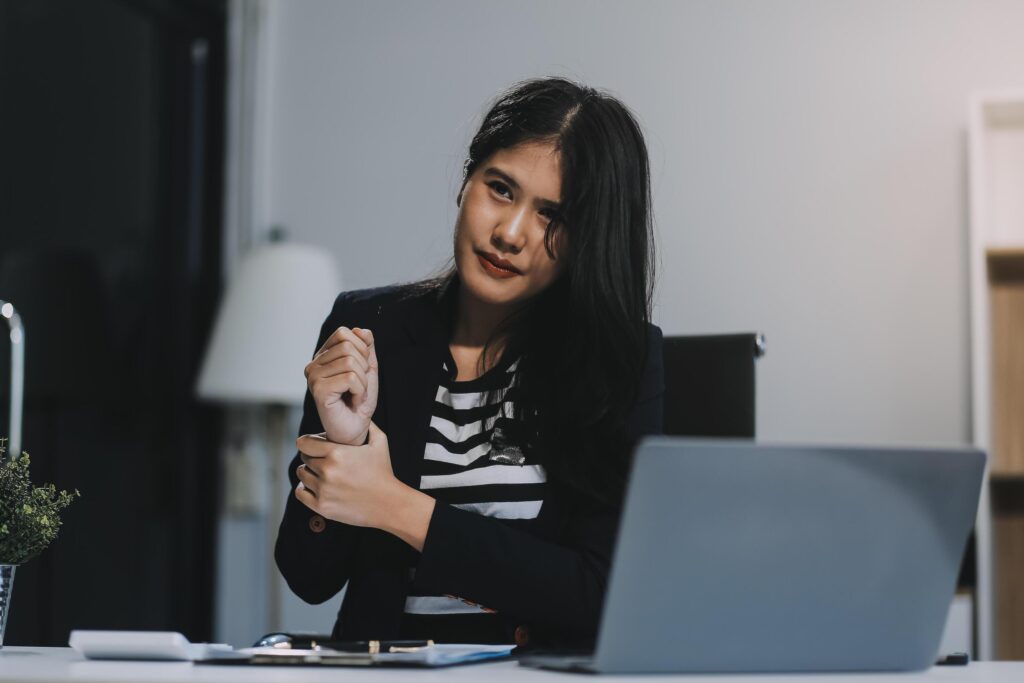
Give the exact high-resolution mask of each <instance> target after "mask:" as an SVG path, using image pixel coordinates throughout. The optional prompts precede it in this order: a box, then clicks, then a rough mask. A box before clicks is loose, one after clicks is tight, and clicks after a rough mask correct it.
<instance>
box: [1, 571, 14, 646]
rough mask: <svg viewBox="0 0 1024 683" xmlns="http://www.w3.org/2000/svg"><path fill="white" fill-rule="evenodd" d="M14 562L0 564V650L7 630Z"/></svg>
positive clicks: (12, 587) (12, 588)
mask: <svg viewBox="0 0 1024 683" xmlns="http://www.w3.org/2000/svg"><path fill="white" fill-rule="evenodd" d="M17 568H18V565H16V564H0V650H2V649H3V648H4V631H6V630H7V612H8V611H9V610H10V607H11V593H12V592H13V591H14V570H15V569H17Z"/></svg>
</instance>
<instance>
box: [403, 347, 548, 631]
mask: <svg viewBox="0 0 1024 683" xmlns="http://www.w3.org/2000/svg"><path fill="white" fill-rule="evenodd" d="M516 365H517V362H513V363H511V364H506V363H504V362H502V363H499V364H498V365H497V366H495V367H494V368H492V369H491V370H489V371H488V372H486V373H485V374H483V375H481V376H480V377H478V378H477V379H474V380H470V381H466V382H457V381H455V379H454V373H453V372H452V371H451V370H449V368H448V366H447V364H445V365H444V366H443V367H442V370H443V373H442V380H441V382H440V385H439V386H438V388H437V394H436V395H435V398H434V405H433V410H432V415H431V420H430V428H429V430H428V435H427V443H426V448H425V450H424V454H423V458H424V462H423V470H422V472H423V474H422V476H421V478H420V490H422V491H424V492H426V493H428V494H430V495H431V496H433V497H434V498H435V499H436V500H437V501H438V503H439V504H448V505H452V506H453V507H457V508H461V509H463V510H468V511H470V512H474V513H476V514H480V515H485V516H488V517H495V518H498V519H500V520H502V522H503V523H505V524H508V525H510V526H516V527H520V528H525V526H526V525H528V524H529V523H530V521H531V520H533V519H534V518H536V517H537V515H538V514H539V513H540V509H541V506H542V505H543V502H544V489H545V481H546V476H545V472H544V468H543V467H542V466H541V465H535V464H530V463H528V462H526V458H525V456H524V454H523V451H522V450H521V448H520V445H519V444H520V443H521V442H522V438H521V436H520V434H521V424H520V422H519V421H517V420H515V419H513V417H512V416H513V405H514V401H515V390H516V389H515V386H514V384H515V383H514V377H515V374H514V373H515V369H516ZM467 552H472V549H467ZM494 614H495V613H494V610H492V609H490V608H488V607H487V606H485V605H477V604H474V603H472V602H469V601H467V600H463V599H461V598H460V597H459V596H453V595H422V594H418V592H417V591H416V590H415V586H414V587H413V590H411V591H410V594H409V596H408V597H407V598H406V602H405V615H406V618H405V619H404V623H406V624H407V628H405V629H403V630H406V631H407V632H408V634H409V635H412V633H413V632H417V633H418V634H419V635H423V636H424V637H432V638H435V639H437V640H444V639H445V637H444V636H445V634H448V635H449V636H450V638H448V639H449V640H451V639H458V638H459V635H457V634H460V633H462V632H466V633H468V634H472V635H474V636H475V637H477V638H479V637H480V633H481V631H480V629H481V627H484V628H485V629H486V630H493V628H494V627H496V626H497V623H496V620H495V618H494ZM485 625H486V626H485ZM488 627H490V628H488ZM427 633H429V634H430V635H427ZM462 642H482V641H480V640H470V641H466V640H463V641H462Z"/></svg>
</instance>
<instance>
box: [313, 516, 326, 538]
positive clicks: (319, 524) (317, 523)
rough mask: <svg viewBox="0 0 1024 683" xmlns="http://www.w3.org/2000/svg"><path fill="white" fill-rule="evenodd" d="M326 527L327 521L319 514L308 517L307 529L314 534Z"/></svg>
mask: <svg viewBox="0 0 1024 683" xmlns="http://www.w3.org/2000/svg"><path fill="white" fill-rule="evenodd" d="M326 528H327V522H326V521H325V520H324V518H323V517H321V516H320V515H313V516H312V517H310V518H309V529H310V531H312V532H313V533H314V534H318V533H320V532H321V531H323V530H324V529H326Z"/></svg>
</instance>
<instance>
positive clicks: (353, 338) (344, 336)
mask: <svg viewBox="0 0 1024 683" xmlns="http://www.w3.org/2000/svg"><path fill="white" fill-rule="evenodd" d="M356 329H358V328H356ZM343 341H350V342H352V344H353V345H355V347H356V349H358V350H359V352H360V353H362V354H363V355H364V356H365V355H366V342H365V341H363V339H362V338H361V337H360V336H359V335H357V334H356V333H355V332H353V331H352V330H351V329H349V328H347V327H339V328H338V329H336V330H335V331H334V332H332V333H331V335H330V336H329V337H327V339H325V340H324V343H323V346H321V347H320V348H319V349H318V350H317V354H319V353H322V352H324V351H326V350H327V349H330V348H331V347H333V346H336V345H337V344H340V343H341V342H343Z"/></svg>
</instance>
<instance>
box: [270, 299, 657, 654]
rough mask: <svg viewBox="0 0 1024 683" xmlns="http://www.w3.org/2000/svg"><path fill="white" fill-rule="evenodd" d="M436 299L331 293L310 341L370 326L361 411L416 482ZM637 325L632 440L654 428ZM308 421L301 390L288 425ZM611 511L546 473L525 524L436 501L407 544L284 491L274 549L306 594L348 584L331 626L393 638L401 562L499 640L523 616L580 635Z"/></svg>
mask: <svg viewBox="0 0 1024 683" xmlns="http://www.w3.org/2000/svg"><path fill="white" fill-rule="evenodd" d="M446 298H447V297H446ZM445 310H448V309H447V308H445V304H443V303H442V302H441V301H439V300H438V297H437V296H436V295H433V294H409V290H408V288H399V287H387V288H381V289H373V290H362V291H355V292H347V293H342V294H341V295H339V296H338V298H337V300H336V301H335V303H334V308H333V310H332V311H331V313H330V315H329V316H328V317H327V320H326V321H324V324H323V327H322V328H321V330H320V338H319V340H318V341H317V345H316V349H319V348H320V346H322V345H323V342H324V340H325V339H326V338H327V336H328V335H329V334H331V333H332V332H334V330H336V329H337V328H338V327H340V326H342V325H344V326H346V327H364V328H367V329H370V330H372V331H373V333H374V339H375V344H376V351H377V360H378V362H379V365H380V391H379V394H378V401H377V411H376V413H375V414H374V417H373V419H374V422H375V423H376V424H377V425H378V426H379V427H380V428H381V429H382V430H383V431H384V433H385V434H387V436H388V445H389V448H390V452H391V463H392V468H393V470H394V473H395V476H396V477H397V478H398V479H400V480H401V481H402V482H404V483H406V484H408V485H409V486H412V487H414V488H419V481H420V464H421V463H422V461H423V452H424V448H425V445H426V438H427V429H428V427H429V424H430V415H431V408H432V404H433V401H434V396H435V393H436V391H437V386H438V383H439V381H440V380H441V372H442V370H441V361H442V360H443V359H444V358H446V357H448V341H449V338H448V332H447V330H446V326H445V323H444V322H443V321H444V319H445V317H444V311H445ZM649 338H650V347H649V352H648V359H649V360H648V363H647V367H646V370H645V372H644V377H643V381H642V387H641V392H640V398H639V400H638V402H637V405H636V406H635V408H634V409H633V412H632V414H631V417H630V420H629V421H628V428H627V431H628V434H627V436H628V437H629V438H630V439H632V440H635V439H639V438H640V437H641V436H642V435H644V434H655V433H660V432H661V428H662V394H663V391H664V386H663V377H662V357H661V330H660V329H658V328H657V327H654V326H651V330H650V334H649ZM316 349H315V350H316ZM320 432H323V426H322V425H321V422H320V417H319V415H318V413H317V410H316V405H315V403H314V401H313V397H312V394H311V393H310V392H309V391H308V390H307V391H306V397H305V403H304V411H303V416H302V423H301V426H300V428H299V433H300V434H312V433H320ZM300 463H301V461H300V459H299V456H298V454H296V456H295V458H294V459H293V460H292V463H291V465H290V466H289V470H288V476H289V479H290V481H291V484H292V489H293V490H294V488H295V486H296V485H297V484H298V479H297V478H296V476H295V468H296V467H297V466H298V465H299V464H300ZM619 513H620V509H619V507H618V506H615V505H611V504H602V503H598V502H595V501H594V500H591V499H589V498H584V497H582V496H579V495H576V494H573V493H572V492H570V491H569V490H568V489H567V488H565V487H564V486H559V485H558V484H557V483H555V482H552V481H550V480H549V482H548V488H547V494H546V496H545V499H544V503H543V505H542V507H541V510H540V513H539V515H538V517H537V518H536V519H535V520H533V521H532V522H531V524H530V526H529V527H528V531H524V530H523V529H522V528H518V529H512V528H510V527H509V526H507V525H506V524H505V523H503V522H502V520H499V519H494V518H490V517H485V516H481V515H478V514H475V513H472V512H468V511H465V510H460V509H458V508H454V507H451V506H449V505H444V504H440V503H439V504H438V505H437V506H436V508H435V509H434V514H433V516H432V517H431V520H430V525H429V527H428V531H427V536H426V540H425V543H424V546H423V551H422V553H417V552H416V551H415V550H413V548H412V547H410V546H409V545H408V544H406V543H405V542H403V541H401V540H399V539H398V538H397V537H395V536H392V535H390V534H388V533H385V532H383V531H380V530H378V529H366V528H359V527H353V526H349V525H346V524H341V523H339V522H334V521H331V520H326V521H325V520H324V519H323V518H322V517H320V516H319V515H316V514H315V513H313V511H312V510H310V509H309V508H307V507H306V506H304V505H303V504H302V503H301V502H299V501H298V499H296V498H295V496H294V495H289V497H288V501H287V504H286V506H285V512H284V518H283V520H282V521H281V526H280V529H279V532H278V537H277V544H276V546H275V549H274V557H275V559H276V561H277V566H278V567H279V568H280V570H281V573H282V574H283V575H284V578H285V580H286V581H287V582H288V585H289V587H291V589H292V590H293V591H294V592H295V593H296V594H297V595H298V596H299V597H301V598H302V599H303V600H305V601H306V602H310V603H321V602H324V601H325V600H328V599H330V598H331V597H333V596H334V595H336V594H337V593H338V591H340V590H341V589H342V587H343V586H345V584H346V582H347V583H348V589H347V590H346V592H345V599H344V602H343V604H342V608H341V611H340V613H339V616H338V620H337V622H336V623H335V626H334V632H333V634H332V635H333V636H334V637H335V638H340V639H346V640H366V639H387V638H396V637H398V635H399V633H400V627H401V619H402V614H403V611H404V608H405V599H406V595H407V593H408V591H409V586H410V571H409V570H410V569H411V568H415V585H416V587H417V589H420V590H423V591H427V592H430V593H434V594H446V593H447V594H453V595H458V596H460V597H463V598H465V599H467V600H471V601H473V602H476V603H479V604H482V605H486V606H488V607H490V608H493V609H495V610H497V612H498V614H499V616H500V617H501V618H502V620H503V624H504V626H505V627H506V629H507V633H508V640H506V641H505V642H515V638H514V635H513V634H514V633H515V631H516V628H517V627H519V628H521V629H528V631H527V632H528V633H529V634H530V636H529V640H530V643H531V644H532V645H547V646H574V647H577V646H588V645H591V644H592V643H593V640H594V637H595V635H596V630H597V624H598V620H599V617H600V612H601V605H602V602H603V600H604V593H605V586H606V583H607V578H608V569H609V563H610V560H611V554H612V549H613V546H614V543H615V533H616V530H617V527H618V518H619ZM520 633H521V634H522V633H523V631H522V630H521V631H520ZM522 639H523V638H522V636H520V638H519V640H522Z"/></svg>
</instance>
